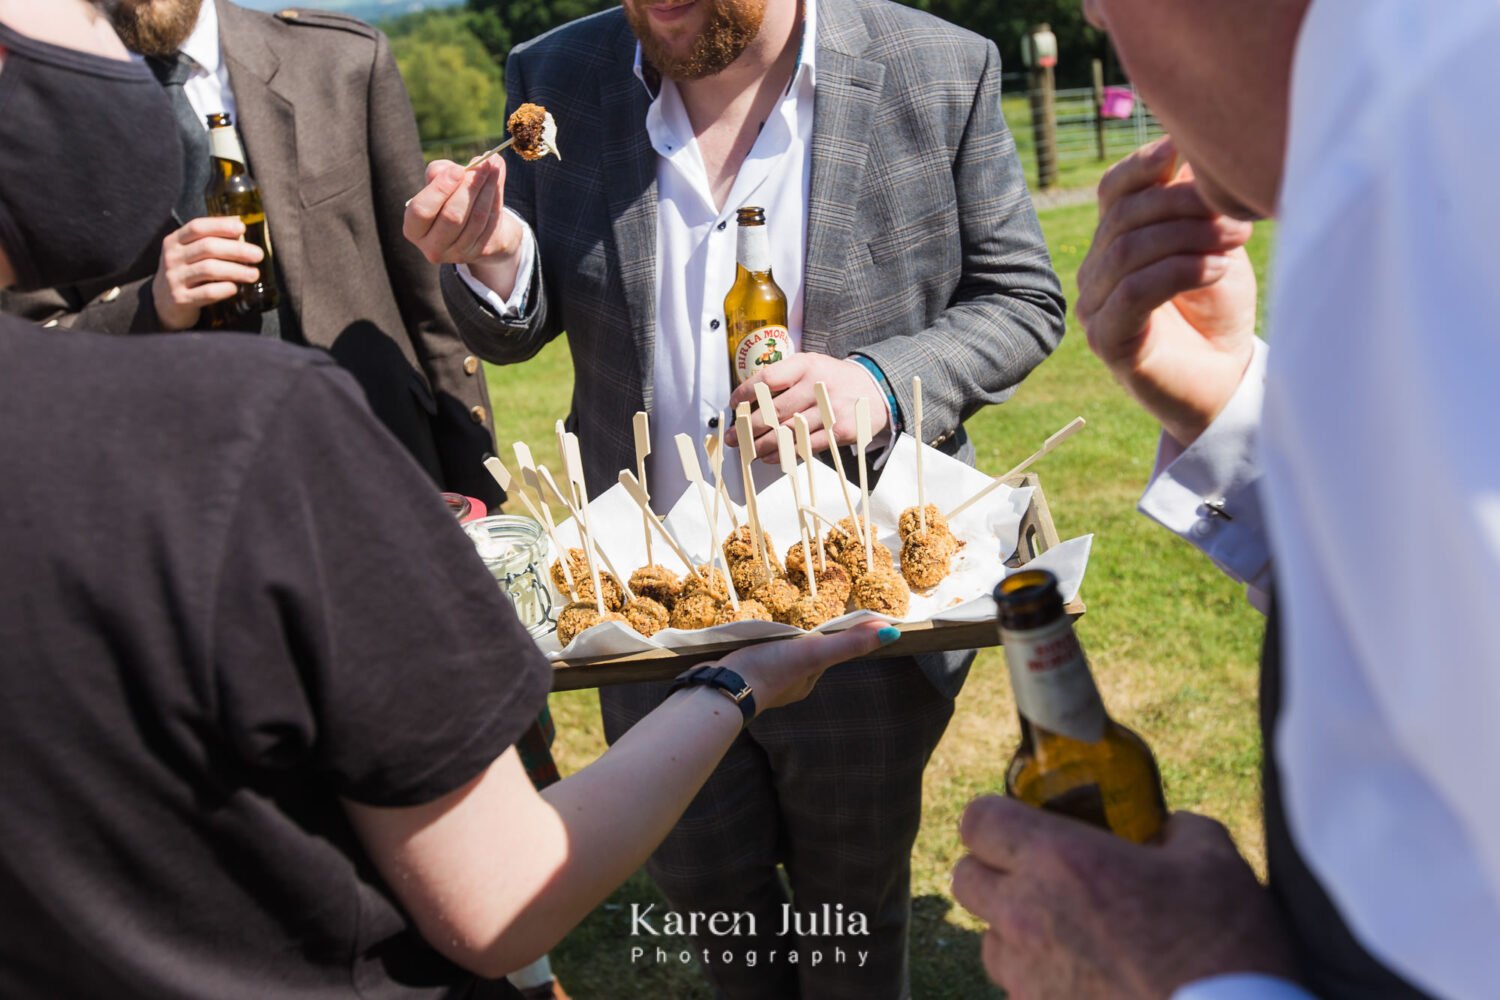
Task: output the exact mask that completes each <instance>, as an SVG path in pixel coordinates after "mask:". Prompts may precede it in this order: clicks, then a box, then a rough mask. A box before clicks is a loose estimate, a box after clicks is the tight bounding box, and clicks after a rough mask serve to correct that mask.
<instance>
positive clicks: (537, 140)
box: [505, 104, 547, 160]
mask: <svg viewBox="0 0 1500 1000" xmlns="http://www.w3.org/2000/svg"><path fill="white" fill-rule="evenodd" d="M546 123H547V109H546V108H544V107H542V106H541V105H540V104H523V105H521V106H520V107H518V108H516V110H515V111H513V112H511V115H510V117H509V118H507V119H506V120H505V130H506V131H507V132H509V133H510V135H511V138H513V139H515V140H516V141H515V150H516V152H517V153H519V154H520V155H521V159H523V160H540V159H541V158H542V157H543V156H545V155H547V142H546V139H545V132H544V128H543V127H544V126H545V125H546Z"/></svg>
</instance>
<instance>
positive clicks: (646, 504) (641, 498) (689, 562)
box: [620, 469, 708, 583]
mask: <svg viewBox="0 0 1500 1000" xmlns="http://www.w3.org/2000/svg"><path fill="white" fill-rule="evenodd" d="M620 485H621V486H623V487H625V492H626V493H627V494H628V495H629V496H630V499H632V500H634V501H635V504H636V506H637V507H639V508H641V510H650V509H651V498H650V497H648V496H646V491H645V490H643V489H641V484H640V482H639V481H638V480H637V479H636V478H635V476H634V475H632V474H631V472H630V470H629V469H621V470H620ZM646 523H647V524H649V525H651V526H652V527H653V528H655V529H656V530H657V531H658V532H660V533H661V537H662V539H663V540H664V541H665V542H666V543H667V546H668V547H669V548H670V549H671V550H672V551H673V552H675V553H676V554H677V558H678V559H681V560H682V564H683V565H684V566H686V567H687V571H688V575H689V576H694V575H696V576H699V577H701V578H702V579H703V581H704V582H705V583H706V582H708V577H707V575H705V574H702V573H699V572H698V567H697V565H696V564H694V562H693V557H692V556H690V555H688V554H687V552H685V551H684V550H683V548H682V546H681V545H679V544H677V539H675V538H673V537H672V535H671V533H670V532H668V531H667V528H666V525H664V524H662V523H661V522H660V521H658V520H657V519H656V518H655V517H653V518H651V520H649V521H647V522H646Z"/></svg>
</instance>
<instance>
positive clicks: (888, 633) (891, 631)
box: [875, 625, 901, 646]
mask: <svg viewBox="0 0 1500 1000" xmlns="http://www.w3.org/2000/svg"><path fill="white" fill-rule="evenodd" d="M875 638H877V639H879V640H880V644H881V645H882V646H889V645H890V644H891V643H893V642H895V641H896V640H897V639H899V638H901V630H900V629H899V628H897V627H896V626H894V625H887V626H886V627H885V628H883V629H881V630H880V631H879V632H876V633H875Z"/></svg>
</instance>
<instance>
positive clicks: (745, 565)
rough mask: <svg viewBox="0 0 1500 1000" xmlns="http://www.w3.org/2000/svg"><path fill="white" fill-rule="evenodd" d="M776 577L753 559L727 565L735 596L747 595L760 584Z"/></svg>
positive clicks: (772, 571)
mask: <svg viewBox="0 0 1500 1000" xmlns="http://www.w3.org/2000/svg"><path fill="white" fill-rule="evenodd" d="M776 575H777V574H776V572H775V571H774V570H768V569H766V567H765V566H764V565H762V564H761V563H759V562H757V561H756V560H754V559H740V560H738V561H737V562H732V563H730V564H729V580H730V582H731V583H733V584H734V592H735V593H736V594H748V593H749V592H750V591H752V590H754V589H755V588H756V587H759V586H760V585H761V584H763V583H768V582H770V581H771V580H773V579H774V578H775V577H776Z"/></svg>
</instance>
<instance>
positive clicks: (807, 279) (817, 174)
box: [802, 2, 885, 353]
mask: <svg viewBox="0 0 1500 1000" xmlns="http://www.w3.org/2000/svg"><path fill="white" fill-rule="evenodd" d="M817 23H818V62H817V67H818V68H817V90H816V96H815V97H814V103H813V137H812V176H811V178H810V181H809V200H808V210H807V264H806V268H805V273H804V276H803V321H802V327H803V330H802V347H803V349H804V350H807V351H813V352H816V353H824V352H826V349H827V345H828V339H829V336H830V335H831V334H832V333H833V332H834V330H835V329H836V327H837V325H838V315H839V309H840V303H841V301H842V296H843V291H844V273H845V259H846V258H847V256H848V252H849V246H850V243H851V242H852V233H853V230H854V216H855V213H856V211H857V209H858V205H857V199H858V198H859V192H860V184H861V182H862V181H863V179H864V174H865V166H866V164H867V163H868V162H869V159H870V138H871V135H872V132H873V125H874V118H875V108H876V105H877V104H878V102H879V100H880V93H881V89H882V88H883V86H884V81H885V67H884V66H882V65H881V64H879V63H877V62H871V61H869V60H866V59H864V58H862V53H863V52H864V50H865V47H866V46H867V45H868V44H869V33H868V31H867V30H866V29H865V25H864V21H863V19H862V18H861V17H860V15H859V12H858V10H857V9H856V8H855V5H853V4H849V3H842V2H830V3H823V4H819V5H818V18H817Z"/></svg>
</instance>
